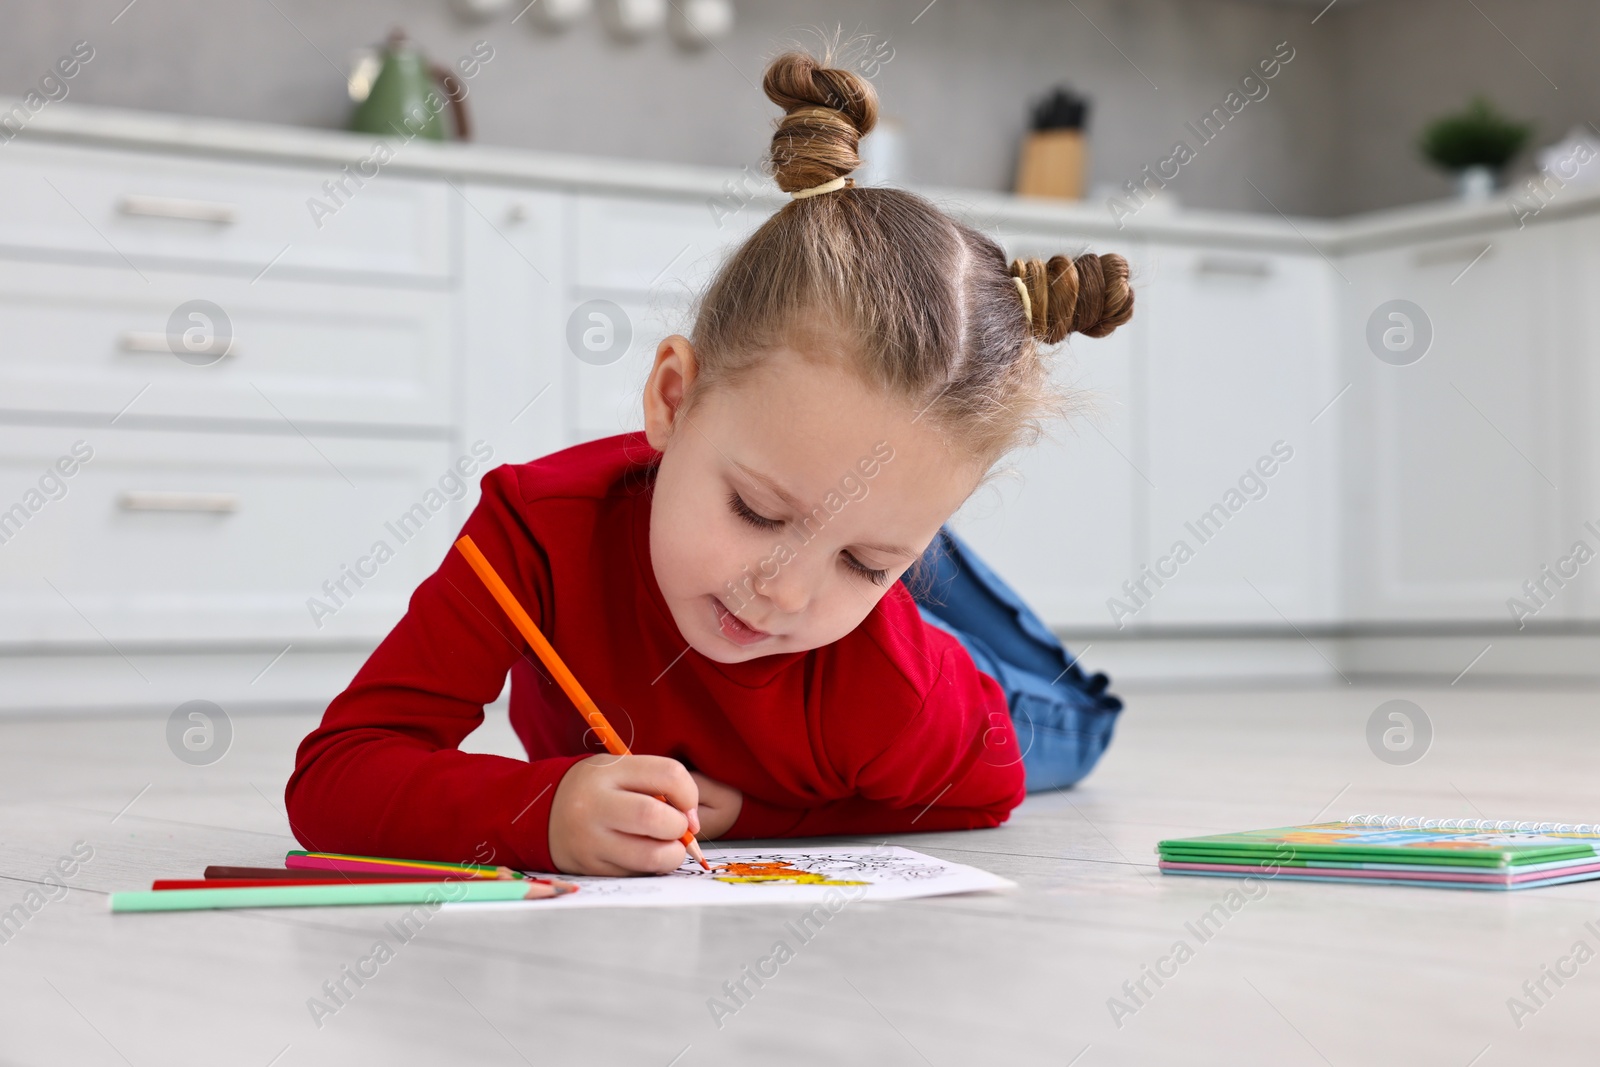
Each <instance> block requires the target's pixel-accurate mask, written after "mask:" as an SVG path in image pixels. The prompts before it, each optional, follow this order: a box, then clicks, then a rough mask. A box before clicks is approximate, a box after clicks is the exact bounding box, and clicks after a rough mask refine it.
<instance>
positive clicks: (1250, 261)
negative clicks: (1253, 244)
mask: <svg viewBox="0 0 1600 1067" xmlns="http://www.w3.org/2000/svg"><path fill="white" fill-rule="evenodd" d="M1194 272H1195V273H1196V274H1225V275H1229V276H1232V277H1236V278H1270V277H1272V261H1271V260H1269V259H1258V258H1255V257H1250V258H1239V257H1232V256H1201V257H1200V258H1199V259H1198V260H1196V261H1195V265H1194Z"/></svg>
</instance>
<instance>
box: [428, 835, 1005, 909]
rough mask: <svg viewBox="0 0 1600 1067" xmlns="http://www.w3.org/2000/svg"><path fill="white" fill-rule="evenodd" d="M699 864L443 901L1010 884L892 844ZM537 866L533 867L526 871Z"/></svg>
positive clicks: (807, 899) (713, 858)
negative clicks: (520, 894)
mask: <svg viewBox="0 0 1600 1067" xmlns="http://www.w3.org/2000/svg"><path fill="white" fill-rule="evenodd" d="M705 853H706V862H707V863H709V864H711V869H710V870H709V871H708V870H703V869H701V867H700V865H699V864H698V863H696V862H695V861H694V860H692V859H690V860H685V861H684V864H683V866H682V867H679V868H678V869H677V870H675V871H673V872H672V873H671V874H664V875H656V876H654V877H650V876H644V877H635V878H603V877H593V876H587V875H572V874H553V875H544V877H552V878H560V879H562V880H564V881H568V882H575V883H577V885H578V886H579V887H580V888H579V890H578V891H577V892H576V893H568V894H566V895H564V896H559V897H554V898H551V899H546V900H513V901H490V902H472V903H468V902H462V903H447V904H445V905H444V906H445V907H447V908H483V909H489V908H538V909H545V910H547V909H550V908H608V907H611V908H618V907H639V908H659V907H672V906H675V905H680V904H793V903H807V904H817V903H825V904H830V905H831V904H832V903H833V902H836V901H840V900H843V901H857V900H908V899H910V898H912V897H932V896H943V895H945V894H948V893H971V892H977V891H982V890H993V889H1011V888H1015V886H1016V883H1014V882H1012V881H1010V880H1009V879H1005V878H1001V877H1000V876H999V875H995V874H990V873H989V872H988V871H981V870H979V869H978V868H976V867H968V866H967V865H965V864H962V863H951V862H949V861H947V860H941V859H935V858H934V857H933V856H927V855H924V854H922V853H921V852H913V851H912V850H911V849H909V848H901V847H899V846H898V845H866V846H861V847H856V848H715V847H709V846H708V847H706V848H705ZM530 873H536V872H530Z"/></svg>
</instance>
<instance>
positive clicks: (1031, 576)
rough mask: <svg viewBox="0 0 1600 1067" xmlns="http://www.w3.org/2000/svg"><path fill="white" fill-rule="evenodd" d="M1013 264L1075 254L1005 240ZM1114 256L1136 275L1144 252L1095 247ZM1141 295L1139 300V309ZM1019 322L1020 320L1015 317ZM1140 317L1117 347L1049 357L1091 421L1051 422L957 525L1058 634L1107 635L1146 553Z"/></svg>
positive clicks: (1071, 343) (1098, 344) (1093, 343)
mask: <svg viewBox="0 0 1600 1067" xmlns="http://www.w3.org/2000/svg"><path fill="white" fill-rule="evenodd" d="M1005 244H1006V258H1007V260H1008V261H1009V260H1012V259H1016V258H1027V257H1032V256H1037V257H1038V258H1040V259H1045V260H1048V259H1049V258H1050V257H1051V256H1053V255H1057V254H1070V251H1071V249H1070V246H1069V242H1068V241H1067V239H1065V238H1062V237H1047V236H1044V235H1037V236H1018V237H1008V238H1006V239H1005ZM1094 250H1095V251H1096V252H1117V253H1120V254H1121V255H1123V256H1124V257H1126V258H1127V259H1128V261H1129V263H1130V264H1131V266H1132V269H1133V271H1134V272H1135V274H1137V273H1138V272H1139V271H1141V269H1142V266H1143V264H1144V250H1143V249H1142V248H1141V247H1140V246H1139V244H1138V243H1137V242H1123V243H1120V244H1102V243H1098V242H1097V243H1096V244H1095V246H1094ZM1142 298H1143V293H1142V292H1141V293H1140V295H1139V297H1137V298H1136V300H1137V299H1142ZM1019 315H1020V311H1019ZM1144 333H1145V320H1144V311H1143V308H1142V307H1140V306H1138V305H1137V304H1136V310H1135V314H1134V317H1133V320H1132V321H1131V322H1129V323H1128V324H1127V325H1126V326H1123V327H1120V328H1118V329H1117V330H1116V332H1114V333H1112V334H1111V335H1110V336H1109V337H1104V338H1099V339H1096V338H1090V337H1081V336H1074V337H1072V338H1070V339H1069V340H1068V341H1067V342H1066V343H1064V344H1062V345H1061V346H1059V347H1058V348H1056V349H1055V350H1054V352H1053V355H1052V362H1053V371H1052V377H1053V379H1054V381H1055V382H1056V384H1057V385H1058V386H1059V387H1060V388H1062V389H1064V390H1066V391H1067V392H1069V393H1070V394H1072V395H1075V396H1077V397H1078V398H1080V399H1081V400H1082V401H1083V403H1084V405H1085V408H1086V410H1085V412H1084V414H1083V415H1082V416H1080V417H1077V418H1075V419H1073V420H1071V421H1069V422H1066V423H1062V422H1059V421H1053V422H1051V423H1049V424H1048V425H1047V426H1046V431H1047V435H1048V436H1046V437H1043V438H1041V439H1040V441H1039V443H1038V444H1036V445H1034V446H1033V447H1032V448H1030V449H1026V450H1023V451H1020V452H1018V453H1015V454H1013V455H1012V456H1010V457H1008V458H1007V460H1005V461H1003V464H1002V465H1003V467H1004V468H1005V469H1006V473H1001V474H999V475H996V476H995V477H994V478H993V479H992V480H991V481H990V483H989V484H988V485H987V486H985V487H983V488H981V489H980V490H978V491H977V492H976V493H974V494H973V496H972V497H971V498H970V499H969V500H968V501H967V503H966V504H965V505H963V507H962V508H961V509H960V510H959V511H958V512H957V513H956V514H955V516H953V517H952V519H951V523H950V524H951V526H952V527H953V528H954V529H955V531H956V532H957V533H958V534H960V535H961V537H962V538H963V539H965V540H966V541H967V542H968V543H970V544H971V545H972V547H973V549H974V550H976V551H977V552H978V554H979V555H980V556H981V557H982V558H983V560H984V561H985V562H986V563H988V564H989V565H990V566H991V567H993V568H994V570H995V573H997V574H998V575H1000V577H1001V578H1003V579H1004V580H1005V581H1006V582H1007V583H1008V584H1010V585H1011V586H1013V587H1014V588H1016V589H1019V590H1026V594H1025V595H1026V598H1027V601H1028V603H1029V605H1030V606H1031V607H1032V608H1033V609H1034V610H1035V611H1036V612H1037V613H1038V614H1039V616H1040V618H1042V619H1044V620H1046V622H1048V623H1050V624H1052V625H1055V626H1067V627H1074V628H1079V629H1084V628H1088V629H1103V628H1105V627H1106V626H1107V625H1109V622H1108V616H1107V608H1106V602H1107V600H1108V599H1110V598H1112V597H1115V596H1117V595H1118V594H1119V586H1120V584H1121V583H1122V582H1123V581H1125V580H1126V579H1128V578H1129V577H1131V576H1132V575H1133V573H1134V567H1135V565H1136V564H1135V561H1136V559H1137V558H1138V556H1139V552H1140V550H1141V549H1142V537H1141V534H1142V530H1141V529H1140V525H1141V524H1140V516H1141V514H1142V508H1143V479H1144V474H1143V472H1142V471H1141V469H1140V467H1141V463H1142V460H1141V458H1140V455H1141V452H1142V448H1141V445H1140V430H1141V428H1140V426H1139V424H1138V421H1137V411H1138V409H1137V405H1136V404H1135V403H1134V396H1135V383H1136V382H1137V381H1138V379H1139V371H1138V366H1137V365H1138V363H1139V361H1140V360H1141V358H1142V356H1143V353H1142V346H1141V343H1140V338H1141V337H1142V335H1143V334H1144Z"/></svg>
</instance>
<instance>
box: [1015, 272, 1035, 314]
mask: <svg viewBox="0 0 1600 1067" xmlns="http://www.w3.org/2000/svg"><path fill="white" fill-rule="evenodd" d="M1011 280H1012V281H1014V282H1016V283H1017V292H1019V293H1021V294H1022V313H1023V315H1025V316H1026V317H1027V319H1028V325H1030V326H1032V325H1033V297H1031V296H1029V295H1028V283H1027V282H1025V281H1023V280H1022V279H1021V278H1019V277H1017V276H1016V275H1015V274H1013V275H1012V276H1011Z"/></svg>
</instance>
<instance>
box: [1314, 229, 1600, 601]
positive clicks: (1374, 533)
mask: <svg viewBox="0 0 1600 1067" xmlns="http://www.w3.org/2000/svg"><path fill="white" fill-rule="evenodd" d="M1580 233H1585V234H1587V235H1588V237H1589V238H1590V240H1591V241H1592V238H1593V235H1594V229H1593V225H1592V223H1591V224H1589V225H1587V226H1586V227H1584V229H1583V230H1582V231H1579V230H1576V229H1574V228H1573V227H1572V226H1571V225H1570V224H1568V225H1549V224H1535V225H1531V226H1529V227H1527V228H1526V229H1522V230H1515V229H1508V228H1501V229H1494V230H1488V229H1486V230H1484V231H1483V232H1482V233H1481V235H1480V236H1473V237H1468V238H1459V239H1452V240H1443V241H1432V242H1427V243H1410V244H1407V245H1405V246H1402V247H1395V248H1389V249H1385V250H1381V251H1371V252H1364V253H1360V254H1354V255H1350V256H1348V257H1347V258H1346V259H1345V261H1344V263H1343V267H1342V269H1343V271H1344V273H1345V274H1346V275H1347V276H1348V277H1349V279H1350V282H1351V284H1350V287H1349V290H1348V293H1347V296H1348V303H1347V304H1346V307H1345V310H1344V314H1343V323H1342V327H1341V338H1342V341H1343V346H1344V350H1345V357H1344V364H1345V375H1346V380H1348V381H1349V382H1351V388H1350V393H1349V396H1347V397H1346V398H1345V400H1344V401H1343V402H1342V404H1341V406H1342V411H1341V412H1340V415H1341V417H1342V418H1343V419H1344V420H1345V425H1346V426H1348V427H1349V435H1350V441H1349V450H1348V455H1349V468H1348V481H1347V486H1346V502H1347V523H1348V526H1347V529H1348V531H1349V542H1348V551H1347V555H1346V567H1347V574H1348V589H1347V594H1348V604H1347V609H1348V612H1349V615H1350V617H1351V619H1352V621H1356V622H1359V621H1363V620H1392V619H1455V620H1469V619H1470V620H1483V621H1495V622H1510V621H1514V620H1513V617H1512V615H1511V614H1510V613H1509V611H1508V608H1507V600H1508V598H1511V597H1516V596H1521V595H1523V589H1522V587H1523V583H1524V582H1525V581H1527V580H1529V579H1533V578H1537V577H1538V576H1539V572H1540V568H1541V567H1542V566H1543V565H1545V564H1552V565H1553V564H1554V563H1555V562H1556V560H1557V558H1558V557H1559V556H1560V555H1562V549H1563V547H1564V546H1566V545H1570V544H1571V542H1572V541H1573V539H1574V538H1576V537H1577V536H1578V529H1577V526H1578V523H1577V521H1576V520H1577V516H1576V515H1575V514H1567V512H1568V511H1570V509H1571V508H1572V506H1573V504H1572V502H1573V501H1575V500H1576V495H1577V490H1578V488H1579V487H1578V486H1577V485H1576V484H1575V482H1576V481H1577V480H1578V479H1579V478H1580V472H1579V471H1578V470H1575V469H1570V468H1571V463H1570V461H1563V458H1562V457H1563V455H1570V454H1571V453H1570V450H1568V449H1566V448H1564V447H1563V434H1564V433H1567V432H1575V431H1576V426H1575V425H1574V424H1573V423H1572V421H1571V420H1572V419H1573V418H1574V417H1577V416H1578V415H1579V414H1580V411H1581V407H1580V406H1577V405H1573V403H1572V400H1573V397H1574V396H1575V394H1574V393H1573V392H1572V390H1571V388H1570V385H1571V367H1572V366H1573V365H1574V364H1575V362H1576V355H1577V347H1576V346H1577V345H1578V344H1579V343H1580V336H1581V330H1580V320H1581V319H1582V318H1583V317H1584V316H1590V317H1592V315H1593V310H1592V308H1591V307H1590V306H1589V305H1591V304H1592V300H1589V301H1586V300H1584V299H1583V290H1582V289H1581V288H1579V287H1578V285H1577V278H1576V276H1575V274H1574V272H1573V271H1571V270H1570V269H1568V265H1569V264H1570V263H1571V262H1572V260H1573V253H1574V244H1575V243H1582V242H1581V241H1580V240H1579V234H1580ZM1587 254H1588V255H1589V256H1590V257H1592V255H1593V253H1587ZM1589 292H1591V293H1592V292H1593V289H1590V290H1589ZM1579 308H1583V309H1584V310H1583V311H1579V310H1578V309H1579ZM1590 362H1592V359H1591V361H1590ZM1589 410H1590V411H1592V410H1593V408H1592V406H1591V407H1590V408H1589ZM1577 603H1578V602H1577V599H1576V598H1575V597H1566V596H1561V595H1556V596H1554V597H1553V598H1552V599H1550V600H1549V601H1548V608H1547V610H1544V611H1541V612H1540V614H1539V617H1540V618H1541V619H1544V620H1550V619H1561V618H1568V617H1571V616H1572V615H1573V614H1575V612H1576V611H1577Z"/></svg>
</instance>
